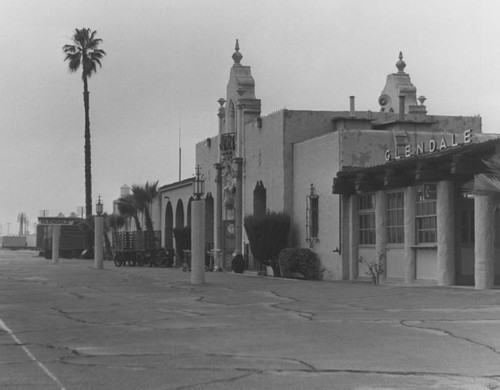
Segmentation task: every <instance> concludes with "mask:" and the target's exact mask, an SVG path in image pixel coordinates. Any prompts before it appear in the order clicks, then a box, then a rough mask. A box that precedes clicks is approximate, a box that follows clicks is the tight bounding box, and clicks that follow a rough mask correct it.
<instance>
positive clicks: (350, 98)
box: [349, 96, 356, 118]
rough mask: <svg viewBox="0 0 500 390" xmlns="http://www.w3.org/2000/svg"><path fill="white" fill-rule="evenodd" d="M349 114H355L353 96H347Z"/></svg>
mask: <svg viewBox="0 0 500 390" xmlns="http://www.w3.org/2000/svg"><path fill="white" fill-rule="evenodd" d="M349 116H350V117H351V118H354V117H355V116H356V109H355V107H354V96H349Z"/></svg>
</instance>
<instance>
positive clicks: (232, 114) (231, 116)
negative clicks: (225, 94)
mask: <svg viewBox="0 0 500 390" xmlns="http://www.w3.org/2000/svg"><path fill="white" fill-rule="evenodd" d="M227 114H228V120H229V122H228V124H229V129H228V130H229V131H228V132H229V133H236V110H235V108H234V103H233V101H232V100H231V101H230V102H229V105H228V108H227Z"/></svg>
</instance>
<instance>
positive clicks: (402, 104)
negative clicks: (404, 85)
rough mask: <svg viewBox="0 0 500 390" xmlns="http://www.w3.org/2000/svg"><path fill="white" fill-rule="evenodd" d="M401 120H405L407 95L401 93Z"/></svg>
mask: <svg viewBox="0 0 500 390" xmlns="http://www.w3.org/2000/svg"><path fill="white" fill-rule="evenodd" d="M399 120H400V121H404V120H405V95H399Z"/></svg>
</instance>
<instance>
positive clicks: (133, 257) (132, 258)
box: [128, 253, 137, 267]
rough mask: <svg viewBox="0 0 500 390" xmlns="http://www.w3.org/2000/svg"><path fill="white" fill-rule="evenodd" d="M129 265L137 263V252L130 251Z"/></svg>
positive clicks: (133, 265) (132, 265)
mask: <svg viewBox="0 0 500 390" xmlns="http://www.w3.org/2000/svg"><path fill="white" fill-rule="evenodd" d="M128 265H130V266H131V267H135V266H136V265H137V260H136V258H135V253H130V254H129V258H128Z"/></svg>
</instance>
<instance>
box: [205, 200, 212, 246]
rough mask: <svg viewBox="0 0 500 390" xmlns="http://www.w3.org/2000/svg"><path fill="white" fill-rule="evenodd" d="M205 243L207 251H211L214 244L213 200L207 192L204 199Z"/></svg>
mask: <svg viewBox="0 0 500 390" xmlns="http://www.w3.org/2000/svg"><path fill="white" fill-rule="evenodd" d="M205 242H206V243H207V247H209V246H210V248H207V249H208V250H210V249H213V244H214V198H213V197H212V194H211V193H210V192H209V193H207V196H206V197H205Z"/></svg>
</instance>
